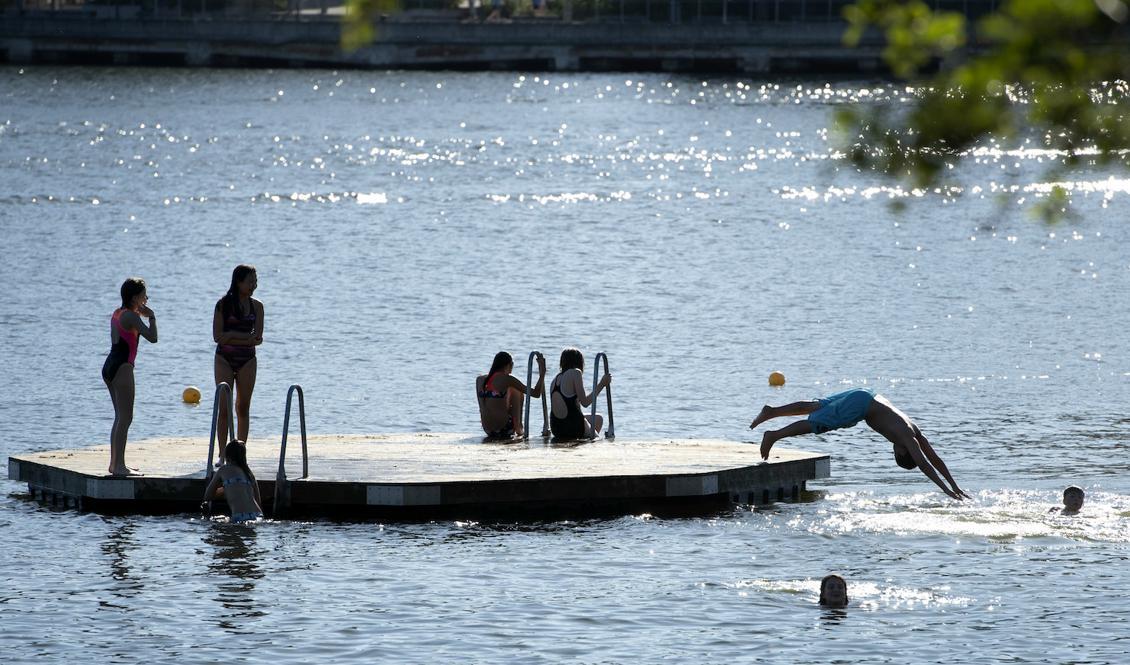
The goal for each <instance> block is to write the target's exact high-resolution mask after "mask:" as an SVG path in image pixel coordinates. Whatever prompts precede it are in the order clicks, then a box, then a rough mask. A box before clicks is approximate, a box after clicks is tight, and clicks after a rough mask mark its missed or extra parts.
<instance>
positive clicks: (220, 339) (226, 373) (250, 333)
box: [212, 265, 263, 462]
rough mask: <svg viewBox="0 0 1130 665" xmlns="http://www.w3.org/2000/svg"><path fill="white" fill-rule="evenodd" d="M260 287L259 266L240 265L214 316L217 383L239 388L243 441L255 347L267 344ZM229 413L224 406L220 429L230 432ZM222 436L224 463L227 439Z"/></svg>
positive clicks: (218, 421)
mask: <svg viewBox="0 0 1130 665" xmlns="http://www.w3.org/2000/svg"><path fill="white" fill-rule="evenodd" d="M257 286H259V279H258V275H257V274H256V272H255V266H249V265H238V266H236V267H235V270H233V271H232V274H231V286H230V287H229V288H228V292H227V293H225V294H224V297H223V298H220V300H219V302H217V303H216V309H215V311H214V312H213V315H212V339H213V340H215V342H216V363H215V376H216V385H217V386H218V385H220V384H221V383H226V384H228V385H229V386H232V389H233V390H234V391H235V412H236V416H237V417H236V421H237V425H238V427H237V428H236V432H237V436H236V438H238V439H239V440H240V441H246V440H247V431H248V429H249V428H250V425H249V423H248V417H249V416H250V414H251V393H252V392H253V391H254V390H255V372H256V368H257V365H256V362H255V347H257V346H259V345H260V344H262V343H263V303H261V302H259V301H258V300H256V299H255V298H252V297H251V294H253V293H255V288H256V287H257ZM227 427H228V414H227V411H225V410H224V409H220V412H219V414H217V418H216V431H217V432H227V431H228V430H227ZM225 439H227V436H226V435H222V436H221V437H220V450H219V458H220V462H223V460H224V459H225V457H224V440H225Z"/></svg>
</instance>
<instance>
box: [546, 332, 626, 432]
mask: <svg viewBox="0 0 1130 665" xmlns="http://www.w3.org/2000/svg"><path fill="white" fill-rule="evenodd" d="M584 369H585V357H584V355H582V354H581V351H580V349H574V348H571V347H570V348H568V349H565V350H564V351H562V352H561V373H560V374H558V375H557V376H556V377H554V379H553V383H552V384H550V390H549V399H550V402H551V403H552V405H553V406H552V408H551V410H550V414H549V428H550V430H552V431H553V436H554V438H556V439H559V440H568V439H588V438H592V436H593V431H594V428H595V431H596V432H599V431H600V430H601V428H602V427H604V418H602V417H601V416H600V414H597V416H596V420H595V422H590V420H589V416H586V415H585V414H584V413H583V412H582V411H581V407H582V406H585V407H588V406H591V405H592V401H593V400H594V399H596V397H597V395H599V394H600V391H601V390H604V389H605V388H607V387H608V386H609V385H610V384H611V383H612V375H611V374H609V373H608V372H605V373H604V376H603V377H601V379H600V382H599V383H597V384H596V391H595V392H593V393H592V394H591V395H589V394H586V393H585V380H584V376H583V375H582V372H583V371H584Z"/></svg>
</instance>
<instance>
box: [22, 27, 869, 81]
mask: <svg viewBox="0 0 1130 665" xmlns="http://www.w3.org/2000/svg"><path fill="white" fill-rule="evenodd" d="M843 30H844V25H843V24H842V23H836V22H825V21H821V22H814V23H799V22H798V23H769V22H766V23H729V24H723V23H701V24H682V25H672V24H669V23H595V22H590V23H565V22H560V21H552V22H549V21H527V22H522V21H515V22H513V23H504V24H497V23H494V24H484V23H460V22H457V21H443V22H440V21H427V22H410V21H395V20H392V21H385V22H381V23H379V24H378V25H377V33H376V39H375V41H374V42H373V44H371V45H370V46H368V47H365V48H362V49H359V50H357V51H352V52H347V51H344V50H343V49H342V48H341V47H340V45H339V40H340V32H341V29H340V24H339V23H337V22H335V21H329V20H323V21H309V22H300V21H285V20H230V21H198V20H158V19H144V18H139V19H130V20H112V19H94V18H90V17H83V16H61V15H52V13H43V14H40V15H27V14H25V15H22V16H14V15H7V16H0V60H6V61H8V62H12V63H52V62H58V63H62V62H65V63H89V64H136V65H182V66H184V65H187V66H271V67H286V66H295V67H311V66H313V67H359V68H379V69H399V68H409V69H416V68H430V69H529V70H547V71H579V70H585V71H608V70H645V71H673V72H674V71H725V72H743V73H758V74H765V73H837V72H842V73H848V74H856V73H870V72H874V71H876V70H877V69H880V67H881V65H880V57H879V51H880V48H881V44H880V42H879V40H878V39H877V36H876V35H872V36H870V38H869V39H866V40H865V41H864V43H863V44H862V45H861V46H860V47H859V48H856V49H849V48H845V47H844V46H843V45H842V43H841V39H842V35H843Z"/></svg>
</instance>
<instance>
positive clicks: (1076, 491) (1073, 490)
mask: <svg viewBox="0 0 1130 665" xmlns="http://www.w3.org/2000/svg"><path fill="white" fill-rule="evenodd" d="M1072 494H1074V495H1076V496H1078V497H1079V498H1083V497H1085V496H1087V494H1086V493H1085V492H1084V491H1083V488H1082V487H1078V486H1076V485H1072V486H1071V487H1068V488H1067V489H1065V490H1063V500H1064V501H1066V500H1067V497H1068V496H1070V495H1072Z"/></svg>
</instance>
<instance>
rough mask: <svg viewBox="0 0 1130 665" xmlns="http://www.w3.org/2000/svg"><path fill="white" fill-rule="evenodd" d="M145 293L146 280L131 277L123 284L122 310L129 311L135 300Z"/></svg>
mask: <svg viewBox="0 0 1130 665" xmlns="http://www.w3.org/2000/svg"><path fill="white" fill-rule="evenodd" d="M142 293H145V280H144V279H142V278H140V277H129V278H127V279H126V281H124V282H122V309H129V308H130V306H131V305H132V304H133V299H134V298H135V297H137V296H139V295H141V294H142Z"/></svg>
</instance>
